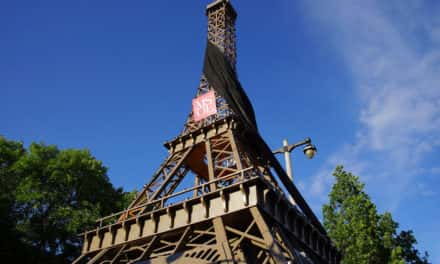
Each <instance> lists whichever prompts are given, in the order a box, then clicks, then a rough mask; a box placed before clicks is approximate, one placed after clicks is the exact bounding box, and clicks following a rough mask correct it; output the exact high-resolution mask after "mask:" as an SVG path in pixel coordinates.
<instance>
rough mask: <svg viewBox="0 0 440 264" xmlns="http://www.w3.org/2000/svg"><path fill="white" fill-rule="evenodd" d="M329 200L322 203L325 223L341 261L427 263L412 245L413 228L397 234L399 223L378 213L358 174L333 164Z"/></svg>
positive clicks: (413, 242)
mask: <svg viewBox="0 0 440 264" xmlns="http://www.w3.org/2000/svg"><path fill="white" fill-rule="evenodd" d="M333 175H334V177H335V178H336V181H335V184H334V185H333V188H332V190H331V192H330V194H329V198H330V201H329V204H326V205H324V206H323V217H324V226H325V228H326V229H327V231H328V234H329V236H330V237H331V238H332V240H333V241H334V243H335V245H336V247H337V248H338V249H339V250H340V252H341V253H342V255H343V259H342V263H344V264H364V263H365V264H367V263H392V264H400V263H417V264H418V263H428V256H427V254H426V253H425V256H424V257H423V258H421V257H420V255H419V253H418V251H417V250H416V249H415V248H414V245H415V244H416V240H415V238H414V236H413V235H412V231H402V232H401V233H400V234H399V235H397V234H396V232H397V229H398V226H399V225H398V223H397V222H395V221H394V220H393V218H392V215H391V214H390V213H388V212H386V213H384V214H382V215H381V214H379V213H378V212H377V209H376V206H375V204H374V203H373V202H372V201H371V199H370V197H369V196H368V194H367V193H366V192H365V191H364V187H365V185H364V184H363V183H361V182H360V181H359V178H358V177H357V176H355V175H353V174H351V173H349V172H346V171H344V168H343V167H342V166H338V167H336V169H335V171H334V173H333Z"/></svg>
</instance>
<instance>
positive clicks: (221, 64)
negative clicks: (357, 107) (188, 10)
mask: <svg viewBox="0 0 440 264" xmlns="http://www.w3.org/2000/svg"><path fill="white" fill-rule="evenodd" d="M203 73H204V74H205V76H206V78H207V79H208V83H209V84H210V85H211V86H212V87H213V88H214V89H215V91H216V92H217V93H218V94H219V95H220V96H222V97H223V98H224V99H225V100H226V102H227V104H228V105H229V107H231V109H232V111H234V114H235V115H236V116H237V117H238V118H239V119H240V120H241V121H243V122H244V124H245V129H244V131H241V132H242V135H243V137H242V138H243V139H244V140H246V142H244V143H245V144H246V145H247V146H251V147H252V148H253V149H254V151H255V154H256V156H257V157H258V158H259V159H261V160H262V161H264V162H267V163H269V164H270V165H271V166H272V167H273V168H274V169H275V171H276V172H277V174H278V176H279V178H280V180H281V181H282V183H283V185H284V186H285V187H286V189H287V190H288V191H289V193H290V194H291V195H292V196H293V197H294V199H295V201H296V203H297V204H298V206H299V207H300V208H301V210H302V211H303V212H304V214H305V215H306V216H307V217H308V218H309V219H310V220H311V221H312V223H313V224H314V225H315V227H317V228H318V229H319V230H320V231H321V233H322V234H326V231H325V229H324V228H323V227H322V225H321V222H320V221H319V220H318V218H317V217H316V216H315V214H314V213H313V211H312V210H311V209H310V207H309V206H308V204H307V203H306V201H305V200H304V198H303V197H302V195H301V194H300V193H299V191H298V189H297V188H296V187H295V185H294V184H293V183H292V181H291V180H290V179H289V177H288V176H287V174H286V172H285V171H284V169H283V168H282V166H281V164H280V163H279V162H278V160H277V159H276V158H275V156H274V155H273V153H272V150H271V149H270V147H269V146H268V145H267V144H266V142H265V141H264V140H263V138H262V137H261V136H260V134H259V133H258V130H257V122H256V119H255V113H254V109H253V107H252V104H251V102H250V100H249V98H248V97H247V95H246V93H245V91H244V89H243V88H242V87H241V84H240V82H239V81H238V78H237V74H236V72H235V70H234V69H233V68H232V66H231V64H230V62H229V61H228V60H227V59H226V57H225V56H224V54H223V52H222V51H221V50H220V49H219V48H218V47H217V46H215V45H214V44H212V43H211V42H210V41H208V44H207V47H206V54H205V64H204V67H203Z"/></svg>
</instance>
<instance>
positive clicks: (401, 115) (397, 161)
mask: <svg viewBox="0 0 440 264" xmlns="http://www.w3.org/2000/svg"><path fill="white" fill-rule="evenodd" d="M404 2H405V4H402V1H374V0H373V1H351V0H334V1H304V6H305V11H306V13H307V15H308V16H309V17H311V18H312V20H311V23H314V25H319V26H320V27H322V28H324V29H325V30H323V31H326V32H328V37H329V38H330V39H332V40H333V41H332V42H333V44H334V46H335V48H336V49H337V50H338V51H339V52H341V54H342V56H343V57H344V59H345V61H346V63H347V65H348V67H349V68H350V69H351V71H352V72H351V74H352V75H353V77H354V78H353V79H354V81H355V85H356V91H357V95H358V97H359V100H360V102H361V104H362V108H361V109H360V111H359V113H360V115H359V120H358V121H359V124H360V129H359V131H358V132H357V136H356V141H355V142H347V144H346V145H345V146H343V147H341V149H340V151H338V152H337V153H334V155H333V156H331V157H330V158H329V159H328V162H327V165H326V166H324V168H322V170H321V171H320V172H318V173H317V174H316V175H315V176H314V177H313V178H312V179H311V180H310V182H304V183H302V184H303V185H307V187H308V189H309V190H311V192H312V194H313V196H315V197H324V195H326V194H327V193H328V191H329V188H330V185H331V182H332V180H331V176H330V175H331V170H332V169H333V168H334V166H335V165H336V164H344V165H345V166H346V167H347V169H349V170H350V171H352V172H354V173H358V174H360V175H362V176H363V177H364V178H363V180H366V181H367V183H368V184H367V185H368V186H370V187H371V188H372V189H376V191H377V190H378V189H380V193H381V195H382V196H383V197H380V198H382V199H383V201H384V203H385V207H386V208H387V209H390V210H394V209H396V208H398V206H399V204H400V202H401V197H402V196H401V195H396V194H400V193H402V192H404V191H406V190H407V189H408V188H409V187H410V186H411V185H413V184H414V183H415V180H416V179H417V180H419V181H421V183H419V184H418V185H417V186H418V188H417V189H418V190H419V192H420V193H419V194H421V195H425V196H426V195H428V196H432V195H435V192H433V191H431V190H430V189H429V188H428V186H429V185H427V184H425V183H423V179H420V177H421V175H422V174H420V171H421V168H422V166H426V165H423V160H424V158H425V157H426V156H427V155H428V154H430V153H432V152H433V151H436V149H437V148H438V147H439V146H440V50H439V49H438V48H437V47H438V44H439V43H440V42H439V41H440V23H439V22H440V21H439V20H438V18H437V17H435V16H434V15H433V14H431V12H432V10H429V8H427V7H424V6H423V3H422V2H424V1H411V0H410V1H404ZM439 11H440V10H439ZM434 14H435V12H434ZM428 170H435V168H429V169H428ZM365 177H366V178H365ZM378 193H379V192H378ZM321 199H323V198H321Z"/></svg>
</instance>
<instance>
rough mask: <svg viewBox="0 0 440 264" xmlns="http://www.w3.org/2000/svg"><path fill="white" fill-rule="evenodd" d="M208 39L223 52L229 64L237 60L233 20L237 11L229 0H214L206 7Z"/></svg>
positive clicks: (233, 65) (233, 64) (232, 64)
mask: <svg viewBox="0 0 440 264" xmlns="http://www.w3.org/2000/svg"><path fill="white" fill-rule="evenodd" d="M206 16H207V17H208V40H209V41H210V42H211V43H212V44H214V45H216V46H217V47H218V48H219V49H220V50H221V51H222V52H223V53H224V54H225V57H226V58H227V59H228V61H229V62H230V63H231V66H232V67H233V68H235V65H236V61H237V50H236V36H235V20H236V19H237V12H235V9H234V7H233V6H232V4H231V3H230V1H229V0H216V1H214V2H212V3H211V4H209V5H208V6H207V7H206Z"/></svg>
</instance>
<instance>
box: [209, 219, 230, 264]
mask: <svg viewBox="0 0 440 264" xmlns="http://www.w3.org/2000/svg"><path fill="white" fill-rule="evenodd" d="M212 222H213V224H214V230H215V235H216V239H217V247H218V251H219V253H220V255H221V256H222V261H221V263H235V261H234V256H233V254H232V250H231V247H230V246H229V241H228V237H227V235H226V229H225V226H224V224H223V220H222V219H221V218H220V217H217V218H214V219H213V220H212Z"/></svg>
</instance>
